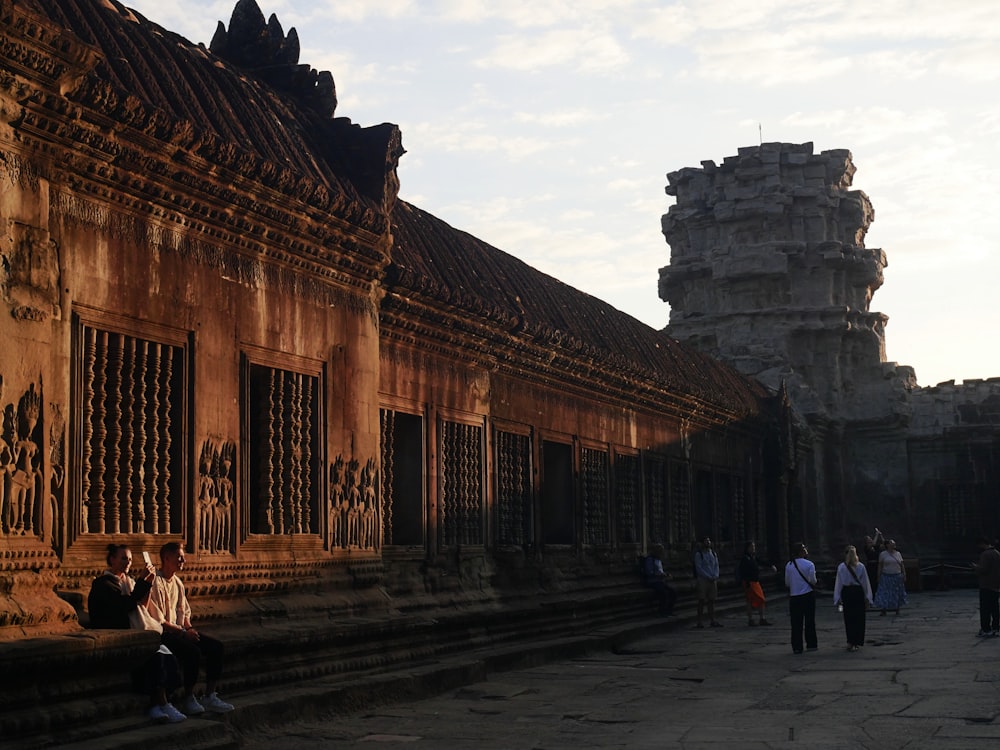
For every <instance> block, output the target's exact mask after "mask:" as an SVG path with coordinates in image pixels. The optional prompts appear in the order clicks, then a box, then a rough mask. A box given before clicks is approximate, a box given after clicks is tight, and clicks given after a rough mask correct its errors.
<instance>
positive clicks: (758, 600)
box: [736, 542, 775, 626]
mask: <svg viewBox="0 0 1000 750" xmlns="http://www.w3.org/2000/svg"><path fill="white" fill-rule="evenodd" d="M768 567H769V568H770V570H771V572H772V573H773V572H774V571H775V568H774V566H773V565H771V566H768ZM736 576H737V578H739V579H740V583H741V584H742V586H743V595H744V597H746V600H747V625H751V626H752V625H756V624H757V623H755V622H754V621H753V613H754V610H756V611H757V613H758V617H759V622H760V624H761V625H770V624H771V623H770V621H768V619H767V618H766V617H764V605H765V604H766V603H767V597H766V596H764V589H763V588H761V585H760V560H758V559H757V545H756V544H755V543H754V542H747V543H746V545H745V546H744V547H743V557H741V558H740V564H739V567H738V568H737V571H736Z"/></svg>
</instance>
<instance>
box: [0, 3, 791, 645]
mask: <svg viewBox="0 0 1000 750" xmlns="http://www.w3.org/2000/svg"><path fill="white" fill-rule="evenodd" d="M0 45H2V52H0V55H2V57H3V61H4V65H3V70H2V72H0V340H2V342H3V346H2V348H0V378H2V380H0V382H2V391H0V408H2V410H3V422H2V431H0V638H5V639H12V638H20V637H23V636H24V635H29V636H33V635H34V636H41V635H48V634H53V633H60V632H72V631H74V630H76V629H79V628H80V627H81V624H80V620H81V618H84V617H85V612H83V611H82V607H81V601H82V599H83V598H85V595H86V590H87V588H88V586H89V584H90V581H91V579H92V578H93V577H94V576H95V575H97V574H98V573H99V572H100V571H101V570H102V569H103V567H104V550H105V547H106V545H107V544H108V543H109V542H112V541H114V542H127V543H128V544H130V545H131V546H132V548H133V550H136V551H139V550H148V551H151V552H152V551H155V550H157V549H159V547H160V546H161V545H162V544H163V543H165V542H168V541H177V542H180V543H181V544H182V545H184V548H185V550H186V552H187V567H186V570H185V583H186V585H187V590H188V592H189V595H191V596H192V597H193V598H194V599H195V601H196V606H197V607H198V609H199V611H200V612H201V613H202V615H203V616H207V617H213V618H216V619H217V620H219V621H223V620H225V619H226V618H234V617H237V616H240V615H252V616H253V617H255V618H260V617H263V616H264V615H263V614H262V613H270V612H276V611H278V610H279V609H280V611H281V612H282V613H283V614H284V615H287V616H289V617H293V616H301V617H310V616H316V617H319V618H320V619H322V618H323V617H325V616H327V615H328V614H329V613H337V614H339V615H351V614H352V613H363V612H371V611H374V610H377V609H379V608H381V609H385V608H388V607H391V608H394V609H395V610H397V611H403V610H410V611H412V610H417V609H433V608H435V607H447V606H451V605H452V604H454V603H455V602H474V601H490V602H498V603H499V604H500V605H501V606H502V605H503V602H505V601H509V600H510V599H511V598H512V597H514V598H516V597H524V596H534V597H537V598H539V599H540V600H542V601H544V599H545V597H546V596H548V595H550V594H551V593H553V592H560V591H566V590H573V591H581V590H589V591H593V592H596V594H600V592H601V591H608V592H614V591H619V590H620V589H621V585H622V582H623V581H634V580H635V574H634V570H635V560H636V556H637V555H639V554H641V553H642V552H643V551H644V550H645V549H646V548H647V546H648V545H649V544H650V543H653V542H662V543H664V544H665V545H667V547H668V549H669V550H670V555H671V560H670V561H669V562H671V563H672V564H674V565H675V566H678V567H681V568H683V569H685V570H687V567H688V562H687V561H688V555H689V551H690V549H691V544H692V541H693V540H694V539H695V538H696V537H698V536H700V535H704V534H709V535H711V536H713V538H714V539H716V540H717V542H718V543H719V545H720V548H721V549H722V551H723V554H724V555H730V554H732V549H733V548H734V547H735V546H737V545H741V544H742V543H743V541H745V540H747V539H756V540H757V541H758V544H759V546H760V548H761V550H762V552H763V553H765V554H770V555H772V556H773V557H775V558H780V557H781V556H783V554H784V550H785V549H786V546H787V542H788V535H789V519H791V520H792V522H793V523H797V522H798V521H797V520H796V519H801V518H803V517H805V515H806V509H805V508H806V505H807V503H806V502H805V498H799V499H798V500H795V501H796V502H799V503H800V505H801V506H802V507H799V508H797V509H790V508H789V507H788V502H789V495H788V492H787V490H788V487H789V476H790V475H791V473H792V472H793V471H794V467H793V466H792V464H793V462H794V460H795V456H794V443H795V438H794V435H793V434H792V431H793V429H794V425H793V421H794V420H793V417H792V414H791V411H790V408H789V401H788V398H787V394H786V393H785V392H784V391H783V390H782V388H781V387H780V386H779V387H778V388H774V389H771V388H769V387H766V386H765V384H764V383H762V382H761V381H758V380H755V379H753V378H751V377H749V376H748V375H746V374H744V373H741V372H740V370H739V368H737V367H734V366H731V365H729V364H726V363H724V362H722V361H721V360H720V359H719V358H717V357H715V356H710V354H706V353H702V352H700V351H698V349H697V348H696V347H694V346H690V345H686V344H682V343H679V342H678V341H677V340H675V338H673V337H671V336H669V335H667V334H666V333H664V332H660V331H656V330H653V329H651V328H649V327H648V326H646V325H644V324H642V323H640V322H638V321H636V320H634V319H632V318H630V317H629V316H627V315H625V314H624V313H622V312H620V311H618V310H616V309H614V308H612V307H611V306H609V305H607V304H605V303H603V302H601V301H600V300H598V299H595V298H593V297H591V296H589V295H586V294H583V293H581V292H579V291H577V290H575V289H572V288H570V287H569V286H567V285H566V284H563V283H561V282H559V281H558V280H557V279H554V278H552V277H550V276H547V275H545V274H542V273H540V272H538V271H536V270H535V269H532V268H531V267H529V266H527V265H526V264H524V263H522V262H520V261H518V260H516V259H515V258H513V257H511V256H510V255H508V254H506V253H504V252H502V251H501V250H499V249H497V248H494V247H491V246H489V245H488V244H486V243H484V242H482V241H480V240H478V239H476V238H475V237H472V236H470V235H468V234H466V233H464V232H461V231H459V230H456V229H454V228H452V227H451V226H449V225H448V224H446V223H445V222H444V221H442V220H441V219H439V218H437V217H434V216H432V215H430V214H428V213H427V212H425V211H422V210H421V209H420V208H418V207H417V206H413V205H410V204H408V203H405V202H403V201H401V200H399V199H398V197H397V192H398V188H399V184H398V180H397V176H396V167H397V164H398V161H399V159H400V158H401V157H402V156H403V154H404V149H403V146H402V134H401V133H400V131H399V129H398V128H397V127H396V126H394V125H391V124H380V125H374V126H370V127H361V126H359V125H357V124H354V123H352V122H351V121H350V120H348V119H346V118H344V117H341V116H338V115H337V113H336V107H337V98H336V88H335V85H334V80H333V77H332V76H331V74H330V73H327V72H318V71H316V70H314V69H312V68H310V67H309V66H308V65H306V64H301V63H299V60H298V57H299V49H298V47H299V45H298V35H297V33H296V32H295V30H294V29H292V30H289V31H288V32H287V33H286V32H285V31H284V29H283V28H282V27H281V25H280V23H279V22H278V20H277V19H276V18H275V17H274V16H272V17H271V18H270V20H267V21H265V18H264V16H263V14H262V13H261V11H260V9H259V8H258V6H257V5H256V4H255V3H254V2H253V0H240V2H239V3H237V5H236V9H235V11H234V13H233V16H232V19H231V21H230V23H229V25H228V27H227V26H226V25H224V24H222V23H220V24H219V27H218V29H217V31H216V33H215V35H214V38H213V39H212V42H211V45H210V46H209V47H205V46H203V45H198V44H194V43H191V42H189V41H187V40H186V39H183V38H181V37H179V36H177V35H175V34H173V33H171V32H170V31H168V30H166V29H163V28H161V27H159V26H158V25H156V24H154V23H151V22H150V21H148V20H146V19H145V18H143V17H142V16H140V15H139V14H137V13H135V12H133V11H131V10H129V9H127V8H126V7H125V6H123V5H122V4H120V3H119V2H117V0H0ZM713 354H717V353H716V352H713ZM768 385H773V384H768ZM793 500H794V498H793Z"/></svg>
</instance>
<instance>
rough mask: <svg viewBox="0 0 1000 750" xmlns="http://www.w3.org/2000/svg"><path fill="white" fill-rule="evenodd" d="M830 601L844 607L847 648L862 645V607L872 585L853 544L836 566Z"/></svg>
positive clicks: (864, 609)
mask: <svg viewBox="0 0 1000 750" xmlns="http://www.w3.org/2000/svg"><path fill="white" fill-rule="evenodd" d="M833 603H834V604H840V605H842V606H843V609H844V630H845V631H846V632H847V650H848V651H857V650H858V649H859V648H861V647H862V646H864V645H865V611H866V610H867V609H868V605H869V604H871V603H872V587H871V584H870V583H869V582H868V573H867V572H866V571H865V566H864V564H863V563H862V562H861V561H860V560H858V551H857V550H856V549H855V548H854V545H853V544H851V545H848V547H847V549H846V550H844V562H842V563H841V564H840V565H838V566H837V582H836V583H835V584H834V587H833Z"/></svg>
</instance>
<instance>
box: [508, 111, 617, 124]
mask: <svg viewBox="0 0 1000 750" xmlns="http://www.w3.org/2000/svg"><path fill="white" fill-rule="evenodd" d="M608 117H609V115H607V114H601V113H599V112H595V111H594V110H589V109H574V110H561V111H553V112H515V113H514V120H515V121H516V122H523V123H529V124H533V125H542V126H544V127H553V128H565V127H573V126H575V125H582V124H584V123H587V122H593V121H595V120H605V119H607V118H608Z"/></svg>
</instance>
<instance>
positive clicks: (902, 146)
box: [124, 0, 1000, 386]
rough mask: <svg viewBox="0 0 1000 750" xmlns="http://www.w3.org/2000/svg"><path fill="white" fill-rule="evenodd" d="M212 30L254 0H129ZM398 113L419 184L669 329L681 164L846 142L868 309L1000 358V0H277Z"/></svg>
mask: <svg viewBox="0 0 1000 750" xmlns="http://www.w3.org/2000/svg"><path fill="white" fill-rule="evenodd" d="M124 2H125V4H126V5H128V6H129V7H132V8H134V9H136V10H138V11H139V12H140V13H142V14H143V15H144V16H146V17H147V18H149V19H150V20H152V21H154V22H156V23H159V24H160V25H162V26H164V27H166V28H168V29H170V30H171V31H175V32H177V33H179V34H181V35H182V36H184V37H186V38H187V39H189V40H191V41H193V42H203V43H205V44H206V45H207V44H208V43H209V42H210V41H211V38H212V35H213V34H214V32H215V28H216V25H217V23H218V22H219V21H222V22H223V23H224V24H225V25H226V26H228V25H229V20H230V16H231V15H232V10H233V7H234V6H235V4H236V3H235V0H124ZM257 2H258V5H259V6H260V8H261V10H262V11H263V13H264V15H265V17H270V16H271V14H275V15H276V16H277V18H278V21H279V22H280V23H281V26H282V27H283V29H284V30H285V32H287V31H288V30H289V29H290V28H292V27H294V28H295V29H296V31H297V33H298V35H299V40H300V44H301V49H302V52H301V55H300V58H299V61H300V63H304V64H308V65H310V66H311V67H313V68H315V69H317V70H328V71H330V72H331V73H332V74H333V77H334V80H335V82H336V86H337V96H338V102H339V103H338V106H337V115H338V116H343V117H348V118H350V119H351V120H352V121H353V122H355V123H357V124H359V125H362V126H369V125H377V124H379V123H382V122H392V123H396V124H397V125H399V127H400V129H401V131H402V134H403V146H404V148H406V150H407V153H406V154H405V155H404V156H403V158H402V160H401V162H400V166H399V178H400V182H401V189H400V197H401V198H402V199H404V200H406V201H408V202H410V203H413V204H415V205H417V206H419V207H421V208H423V209H424V210H427V211H429V212H430V213H432V214H434V215H435V216H437V217H439V218H441V219H443V220H444V221H446V222H448V223H449V224H451V225H452V226H454V227H456V228H458V229H462V230H465V231H467V232H470V233H471V234H473V235H475V236H477V237H479V238H480V239H482V240H485V241H486V242H489V243H490V244H493V245H495V246H497V247H499V248H500V249H502V250H505V251H506V252H508V253H511V254H512V255H515V256H517V257H518V258H521V259H522V260H524V261H525V262H527V263H529V264H531V265H532V266H534V267H536V268H538V269H539V270H541V271H543V272H545V273H549V274H551V275H553V276H555V277H557V278H559V279H561V280H562V281H564V282H566V283H568V284H570V285H572V286H574V287H576V288H577V289H580V290H582V291H584V292H587V293H589V294H591V295H593V296H595V297H598V298H600V299H603V300H605V301H607V302H608V303H610V304H611V305H613V306H615V307H617V308H618V309H620V310H623V311H625V312H627V313H629V314H630V315H632V316H634V317H636V318H638V319H639V320H642V321H643V322H645V323H647V324H648V325H650V326H653V327H654V328H663V327H664V326H665V325H666V324H667V322H668V319H669V312H670V311H669V307H668V305H667V304H666V303H665V302H664V301H662V300H661V299H659V297H658V295H657V281H658V278H659V269H660V268H661V267H663V266H666V265H667V264H669V262H670V248H669V246H668V245H667V244H666V241H665V240H664V238H663V235H662V233H661V231H660V217H661V216H662V215H663V214H664V213H666V212H667V210H668V209H669V207H670V206H671V205H672V204H673V202H674V199H673V198H671V197H669V196H667V195H665V193H664V187H665V186H666V184H667V177H666V175H667V174H668V173H669V172H673V171H676V170H678V169H681V168H683V167H698V166H700V164H701V162H702V161H706V160H711V161H715V162H716V163H721V162H722V160H723V159H725V158H726V157H728V156H733V155H735V154H736V153H737V150H738V149H739V148H742V147H745V146H754V145H757V144H759V143H760V142H761V141H762V140H763V141H764V142H775V141H782V142H789V143H804V142H812V143H813V144H814V149H815V151H816V152H817V153H818V152H820V151H824V150H827V149H841V148H843V149H848V150H850V151H851V153H852V154H853V158H854V164H855V166H856V167H857V173H856V174H855V176H854V186H853V187H854V188H855V189H859V190H863V191H864V192H865V193H866V194H867V195H868V196H869V198H870V199H871V201H872V204H873V205H874V208H875V221H874V223H873V224H872V226H871V228H870V230H869V232H868V235H867V237H866V240H865V245H866V246H867V247H869V248H881V249H883V250H884V251H885V252H886V254H887V257H888V266H887V268H886V270H885V281H884V284H883V286H882V288H881V289H880V290H878V291H877V292H876V293H875V295H874V297H873V299H872V304H871V309H872V310H875V311H879V312H882V313H885V314H886V315H888V316H889V322H888V324H887V326H886V354H887V360H888V361H895V362H898V363H900V364H902V365H909V366H911V367H913V368H914V369H915V370H916V375H917V381H918V383H919V384H920V385H923V386H927V385H935V384H937V383H940V382H943V381H947V380H952V379H954V380H956V381H962V380H970V379H976V378H990V377H1000V345H998V344H997V332H998V331H1000V305H998V304H997V303H996V302H997V300H996V297H997V295H998V293H1000V290H998V289H997V284H998V281H1000V179H998V175H1000V147H998V145H997V144H998V141H1000V95H998V94H1000V23H998V22H997V12H996V5H995V2H994V0H952V2H949V3H943V2H941V0H932V1H926V2H925V1H924V0H879V2H877V3H874V2H871V1H870V0H864V1H861V0H826V1H825V2H822V3H817V2H816V1H815V0H804V1H799V0H753V2H750V0H680V1H676V2H671V1H670V0H565V2H564V1H563V0H257Z"/></svg>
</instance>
